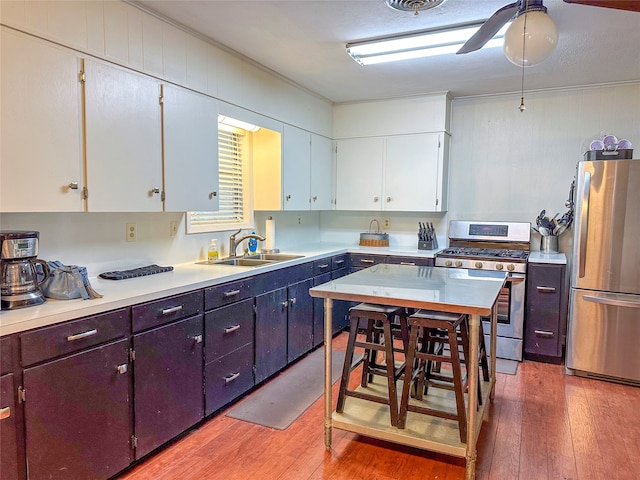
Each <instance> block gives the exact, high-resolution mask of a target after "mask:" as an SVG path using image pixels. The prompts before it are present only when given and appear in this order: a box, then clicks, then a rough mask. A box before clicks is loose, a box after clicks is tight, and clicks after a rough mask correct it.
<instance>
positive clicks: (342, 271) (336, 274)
mask: <svg viewBox="0 0 640 480" xmlns="http://www.w3.org/2000/svg"><path fill="white" fill-rule="evenodd" d="M345 275H349V268H348V267H344V268H340V269H338V270H334V271H333V272H331V280H335V279H336V278H340V277H344V276H345Z"/></svg>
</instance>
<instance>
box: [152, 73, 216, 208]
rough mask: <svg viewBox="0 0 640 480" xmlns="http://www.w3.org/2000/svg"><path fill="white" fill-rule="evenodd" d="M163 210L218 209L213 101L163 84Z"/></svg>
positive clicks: (214, 108)
mask: <svg viewBox="0 0 640 480" xmlns="http://www.w3.org/2000/svg"><path fill="white" fill-rule="evenodd" d="M162 108H163V128H164V130H163V131H164V192H165V200H164V209H165V211H173V212H176V211H178V212H179V211H204V212H213V211H216V210H218V200H219V197H218V114H217V104H216V102H215V100H213V99H212V98H210V97H207V96H205V95H200V94H198V93H194V92H192V91H190V90H186V89H184V88H180V87H176V86H173V85H168V84H167V85H163V107H162Z"/></svg>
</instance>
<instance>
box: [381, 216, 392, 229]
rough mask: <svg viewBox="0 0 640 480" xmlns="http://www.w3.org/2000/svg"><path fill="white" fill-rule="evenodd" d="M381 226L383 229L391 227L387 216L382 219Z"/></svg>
mask: <svg viewBox="0 0 640 480" xmlns="http://www.w3.org/2000/svg"><path fill="white" fill-rule="evenodd" d="M382 228H384V229H387V228H391V222H390V221H389V219H388V218H383V219H382Z"/></svg>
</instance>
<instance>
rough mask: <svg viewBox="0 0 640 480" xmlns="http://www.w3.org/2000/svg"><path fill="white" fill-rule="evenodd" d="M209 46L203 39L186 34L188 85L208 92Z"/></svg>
mask: <svg viewBox="0 0 640 480" xmlns="http://www.w3.org/2000/svg"><path fill="white" fill-rule="evenodd" d="M208 66H209V48H208V46H207V44H206V43H204V42H203V41H202V40H200V39H198V38H195V37H192V36H190V35H187V36H186V85H187V86H188V87H189V88H193V89H194V90H197V91H199V92H204V93H207V92H208V85H207V74H208Z"/></svg>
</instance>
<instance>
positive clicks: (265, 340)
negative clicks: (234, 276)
mask: <svg viewBox="0 0 640 480" xmlns="http://www.w3.org/2000/svg"><path fill="white" fill-rule="evenodd" d="M255 335H256V336H255V352H256V356H255V364H256V371H255V372H256V375H255V380H256V384H258V383H260V382H262V381H263V380H265V379H267V378H269V377H270V376H271V375H273V374H274V373H276V372H278V371H280V370H282V369H283V368H284V367H285V366H286V365H287V288H286V287H284V288H279V289H278V290H273V291H271V292H267V293H264V294H262V295H258V296H257V297H256V330H255Z"/></svg>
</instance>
